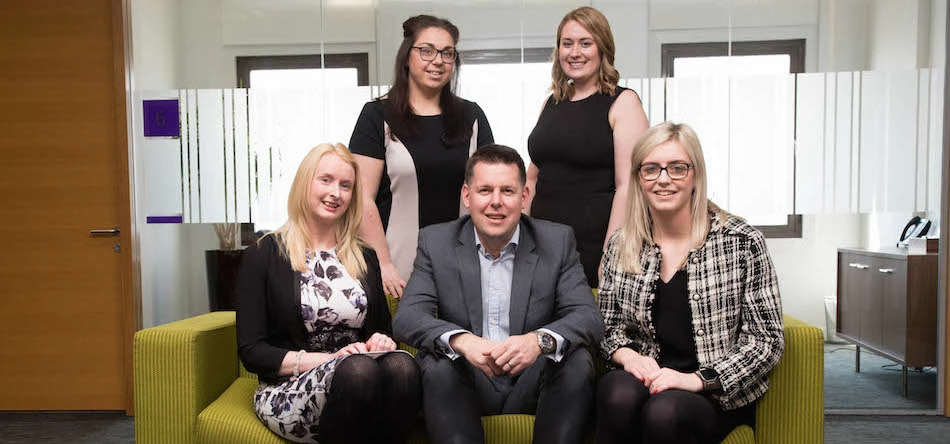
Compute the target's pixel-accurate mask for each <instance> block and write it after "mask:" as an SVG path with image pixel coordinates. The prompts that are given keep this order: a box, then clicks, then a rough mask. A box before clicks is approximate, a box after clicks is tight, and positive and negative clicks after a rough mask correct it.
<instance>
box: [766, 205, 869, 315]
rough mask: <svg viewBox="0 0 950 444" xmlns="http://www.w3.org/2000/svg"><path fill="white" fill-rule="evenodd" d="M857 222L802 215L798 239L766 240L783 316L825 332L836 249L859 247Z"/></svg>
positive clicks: (845, 217)
mask: <svg viewBox="0 0 950 444" xmlns="http://www.w3.org/2000/svg"><path fill="white" fill-rule="evenodd" d="M861 223H862V222H861V216H860V215H857V214H845V215H806V216H803V217H802V237H801V239H768V240H766V244H767V245H768V249H769V255H770V256H771V257H772V262H773V263H774V264H775V271H776V274H777V275H778V281H779V290H780V291H781V293H782V309H783V310H784V312H785V313H787V314H789V315H792V316H795V317H796V318H799V319H801V320H802V321H805V322H807V323H809V324H812V325H814V326H816V327H820V328H821V329H822V330H825V297H826V296H834V295H836V294H837V268H838V265H837V260H838V248H839V247H858V246H861V234H862V232H863V231H862V229H861ZM826 333H827V332H826Z"/></svg>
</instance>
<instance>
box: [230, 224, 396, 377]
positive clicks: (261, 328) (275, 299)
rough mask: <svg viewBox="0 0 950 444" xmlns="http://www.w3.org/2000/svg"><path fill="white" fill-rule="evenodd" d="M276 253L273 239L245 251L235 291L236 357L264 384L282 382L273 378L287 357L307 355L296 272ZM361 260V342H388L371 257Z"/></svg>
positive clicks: (388, 325) (385, 311)
mask: <svg viewBox="0 0 950 444" xmlns="http://www.w3.org/2000/svg"><path fill="white" fill-rule="evenodd" d="M279 248H280V247H279V246H278V243H277V240H276V239H275V238H274V236H273V235H270V236H265V237H264V238H263V239H261V240H260V242H257V243H254V244H252V245H251V246H249V247H247V249H246V250H244V254H243V256H242V259H241V269H240V272H239V273H238V278H237V288H236V289H235V292H236V293H237V304H236V305H237V342H238V356H239V357H240V358H241V362H243V363H244V367H245V368H247V369H248V371H250V372H253V373H257V375H258V378H259V379H260V381H261V382H266V383H276V382H280V381H281V380H284V379H287V378H286V377H283V378H282V377H278V376H277V371H278V370H279V369H280V364H281V363H282V362H283V360H284V355H286V354H287V352H289V351H297V350H310V349H311V347H308V346H307V337H308V333H307V329H306V327H305V326H304V321H303V315H302V314H301V312H300V309H301V308H300V272H298V271H294V269H293V268H292V267H291V265H290V261H288V260H287V259H286V258H285V257H284V256H283V255H281V254H280V250H279ZM363 259H364V260H365V261H366V274H365V275H364V276H363V278H362V279H360V285H361V286H362V287H363V291H364V292H365V293H366V298H367V311H366V319H365V322H364V323H363V327H362V329H361V332H360V333H361V335H360V336H361V340H363V341H365V340H367V339H369V337H370V336H372V335H373V333H377V332H381V333H385V334H386V335H389V336H392V318H391V317H390V314H389V305H388V304H387V302H386V296H385V293H384V292H383V281H382V278H381V277H380V274H379V260H378V259H377V258H376V252H375V251H373V250H372V249H371V248H368V247H366V248H364V249H363Z"/></svg>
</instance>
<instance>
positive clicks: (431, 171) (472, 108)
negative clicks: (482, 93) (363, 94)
mask: <svg viewBox="0 0 950 444" xmlns="http://www.w3.org/2000/svg"><path fill="white" fill-rule="evenodd" d="M460 100H461V99H460ZM387 101H388V99H381V100H376V101H373V102H369V103H367V104H366V105H365V106H363V111H362V112H361V113H360V117H359V120H357V121H356V127H355V128H354V129H353V135H352V136H351V137H350V146H349V148H350V151H352V152H353V153H354V154H361V155H364V156H368V157H373V158H376V159H380V160H383V161H388V160H389V159H391V156H392V155H393V154H394V153H387V151H388V150H389V149H392V148H397V149H400V148H402V147H404V149H405V151H408V154H409V155H410V156H411V157H412V165H405V166H403V165H396V166H390V165H389V162H387V163H386V165H385V166H384V167H383V176H382V178H381V180H380V183H379V190H378V191H377V193H376V206H377V208H379V217H380V219H381V220H382V222H383V229H384V230H387V229H388V227H389V224H390V220H389V216H390V210H391V208H392V201H393V195H392V192H391V190H390V184H391V183H392V182H393V181H395V180H415V181H416V182H417V185H418V186H417V193H418V194H417V196H418V205H419V215H418V222H416V221H412V223H417V224H418V225H417V227H416V228H422V227H426V226H429V225H432V224H435V223H440V222H448V221H450V220H455V219H458V217H459V204H460V201H459V199H460V197H459V196H460V194H459V193H460V191H461V189H462V182H463V181H464V177H465V162H466V161H467V160H468V156H469V152H470V145H471V140H466V141H464V142H463V143H460V144H456V145H452V146H449V145H446V143H445V142H444V141H443V137H442V135H443V129H442V116H441V115H437V116H414V118H415V119H416V122H415V123H416V124H417V125H418V129H419V131H418V132H417V134H419V135H418V136H417V137H414V138H412V139H409V140H401V141H395V142H394V141H392V140H391V139H390V138H389V134H388V125H386V120H387V118H386V113H387V111H386V108H387V107H386V106H384V104H385V102H387ZM463 102H464V104H465V119H467V121H468V123H467V125H469V126H471V125H473V124H474V123H475V122H476V121H477V122H478V127H477V128H478V132H477V134H474V133H473V137H474V138H475V146H476V147H479V146H482V145H487V144H489V143H492V142H493V141H494V138H493V136H492V132H491V127H490V126H489V125H488V119H487V118H486V117H485V113H484V112H483V111H482V109H481V108H480V107H479V106H478V105H477V104H476V103H475V102H470V101H467V100H463ZM394 144H395V145H400V146H394ZM413 167H414V168H413ZM406 223H410V222H409V221H406ZM406 277H408V276H406Z"/></svg>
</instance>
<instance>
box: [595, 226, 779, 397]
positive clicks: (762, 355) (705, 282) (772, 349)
mask: <svg viewBox="0 0 950 444" xmlns="http://www.w3.org/2000/svg"><path fill="white" fill-rule="evenodd" d="M710 217H711V223H710V230H709V235H708V236H707V237H706V242H705V243H704V244H703V245H702V247H700V248H698V249H694V250H692V251H690V253H689V256H688V257H687V260H686V265H685V268H686V272H687V275H688V284H687V288H688V289H689V302H690V309H691V312H692V318H693V337H694V338H695V340H696V352H697V355H698V356H697V357H698V359H699V364H700V366H703V367H711V368H714V369H715V370H716V371H717V372H718V373H719V378H720V381H721V382H722V388H723V390H722V392H721V393H720V394H717V395H713V397H714V398H715V399H716V400H717V401H718V402H719V403H720V405H721V406H722V407H723V408H724V409H727V410H731V409H735V408H738V407H741V406H744V405H746V404H748V403H750V402H752V401H755V400H756V399H758V398H759V397H761V396H762V395H763V394H764V393H765V391H766V390H768V380H767V378H766V374H767V373H768V372H769V370H771V369H772V367H774V366H775V364H776V363H778V360H779V358H780V357H781V356H782V351H783V350H784V348H785V336H784V333H783V330H782V303H781V300H780V298H779V289H778V280H777V278H776V276H775V269H774V268H773V267H772V260H771V259H770V258H769V255H768V252H767V251H766V248H765V237H764V236H763V235H762V233H760V232H759V231H758V230H756V229H755V228H753V227H752V226H751V225H749V224H747V223H746V222H745V221H743V220H742V219H739V218H738V217H735V216H732V215H728V214H723V215H722V216H721V215H720V214H718V213H713V212H711V213H710ZM616 241H617V236H612V237H611V239H610V241H609V242H608V244H607V251H606V252H605V253H604V259H603V277H602V278H601V281H600V289H599V304H600V310H601V312H602V313H603V315H604V322H605V324H606V328H607V330H606V335H605V337H604V341H603V342H602V343H601V353H602V355H603V357H604V358H605V359H607V361H608V362H609V361H610V356H611V355H612V354H613V352H614V351H616V350H617V349H618V348H620V347H624V346H628V347H630V348H633V349H634V351H636V352H638V353H640V354H643V355H647V356H651V357H653V358H654V359H657V358H659V347H658V345H657V343H656V339H655V338H656V331H655V329H654V326H653V314H652V312H653V310H652V305H653V300H654V297H655V294H656V292H655V288H656V282H657V280H658V279H659V278H660V260H661V257H660V256H661V255H660V249H659V247H656V246H654V245H644V247H643V250H642V253H641V255H640V266H641V270H642V271H641V273H640V274H638V275H633V274H630V273H627V272H624V271H621V270H619V269H618V268H617V266H616V265H615V264H616V263H615V256H616V255H617V242H616Z"/></svg>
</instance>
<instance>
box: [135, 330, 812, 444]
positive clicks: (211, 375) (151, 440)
mask: <svg viewBox="0 0 950 444" xmlns="http://www.w3.org/2000/svg"><path fill="white" fill-rule="evenodd" d="M785 335H786V348H785V354H784V355H783V356H782V360H781V361H780V362H779V364H778V366H777V367H776V368H775V369H774V370H773V371H772V373H771V375H770V378H771V388H770V389H769V391H768V393H766V395H765V397H764V398H763V399H762V400H761V401H760V402H759V405H758V407H757V411H756V414H757V417H756V431H755V434H754V435H753V432H752V429H750V428H748V427H745V426H742V427H740V428H738V429H736V430H735V431H733V432H732V434H730V435H729V436H728V437H727V438H726V440H725V441H723V442H724V443H728V444H738V443H757V444H764V443H798V444H812V443H821V442H823V440H824V371H823V369H824V361H823V357H824V354H823V352H822V334H821V330H820V329H818V328H816V327H812V326H809V325H807V324H805V323H803V322H801V321H798V320H796V319H794V318H791V317H788V316H786V317H785ZM134 369H135V385H134V387H135V388H134V389H135V416H136V418H135V442H136V443H138V444H160V443H161V444H165V443H167V444H192V443H194V444H197V443H201V444H214V443H221V444H225V443H227V444H236V443H282V442H285V441H283V440H282V439H280V438H278V437H277V435H274V434H273V433H271V432H270V430H268V429H267V428H266V427H264V425H263V424H262V423H261V422H260V421H259V420H258V419H257V417H256V416H255V414H254V410H253V408H252V406H251V396H252V394H253V392H254V389H255V387H256V386H257V377H256V376H255V375H253V374H251V373H248V372H247V371H246V370H244V368H243V366H241V365H240V363H239V361H238V358H237V340H236V337H235V326H234V312H215V313H209V314H205V315H200V316H195V317H193V318H189V319H185V320H181V321H177V322H171V323H168V324H165V325H160V326H157V327H153V328H148V329H144V330H141V331H139V332H138V333H136V334H135V345H134ZM482 424H483V426H484V428H485V436H486V441H487V442H488V443H494V444H518V443H530V442H531V436H532V427H533V425H534V417H533V416H531V415H499V416H489V417H485V418H483V419H482ZM410 442H412V443H420V444H421V443H426V442H427V440H426V439H425V433H424V428H423V427H422V424H421V422H420V424H419V426H418V427H416V429H415V430H414V432H413V435H412V437H411V438H410Z"/></svg>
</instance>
